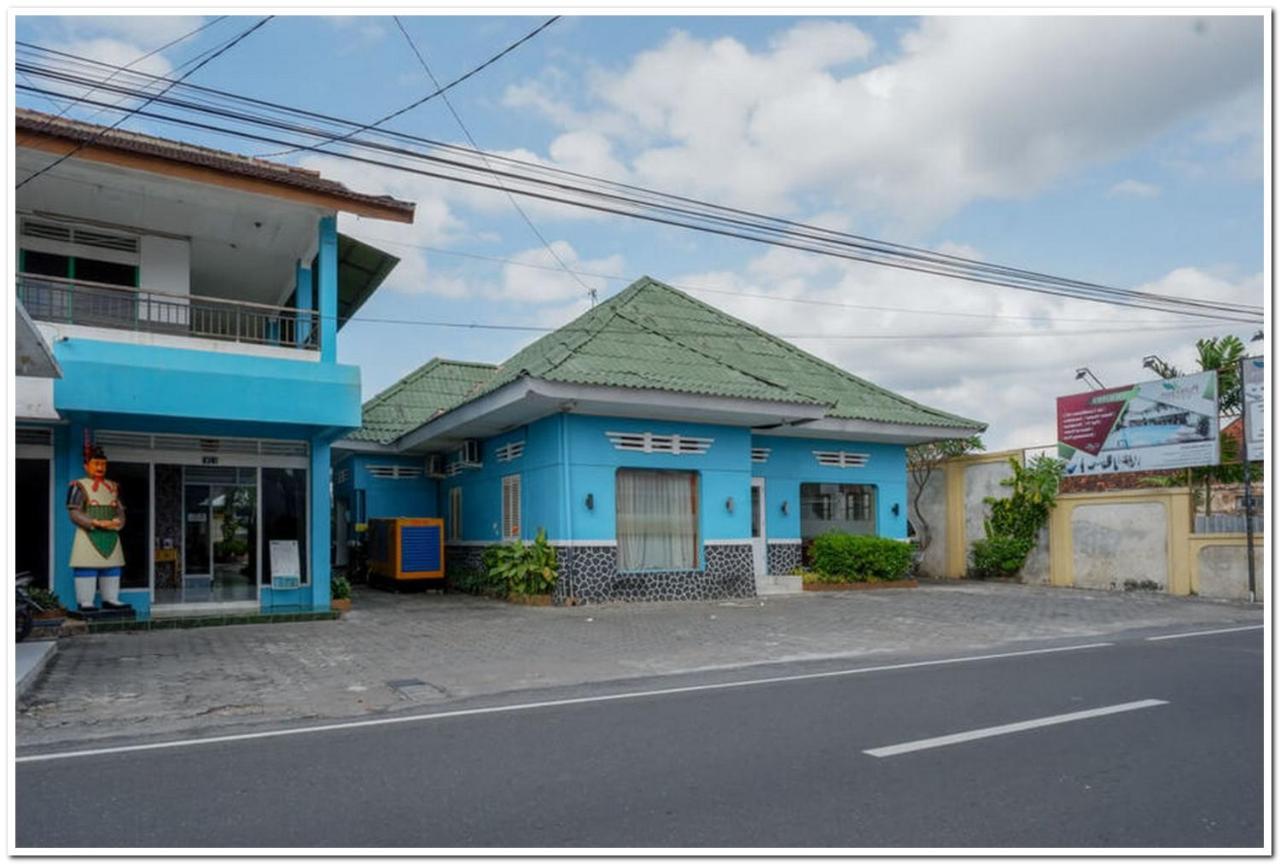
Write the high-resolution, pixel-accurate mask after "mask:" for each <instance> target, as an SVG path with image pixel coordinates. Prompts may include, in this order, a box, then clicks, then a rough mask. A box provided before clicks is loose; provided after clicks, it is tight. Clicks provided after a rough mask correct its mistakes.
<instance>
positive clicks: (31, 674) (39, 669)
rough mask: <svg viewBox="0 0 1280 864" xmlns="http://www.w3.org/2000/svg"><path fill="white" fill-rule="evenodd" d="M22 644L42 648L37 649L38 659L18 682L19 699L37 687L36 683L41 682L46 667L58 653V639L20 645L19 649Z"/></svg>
mask: <svg viewBox="0 0 1280 864" xmlns="http://www.w3.org/2000/svg"><path fill="white" fill-rule="evenodd" d="M22 644H26V645H30V646H33V647H34V646H36V645H39V646H40V647H39V648H37V649H36V651H38V652H39V656H37V657H36V659H35V662H34V663H33V664H32V666H31V668H30V669H28V670H26V672H24V673H23V674H22V677H21V678H19V679H18V681H17V684H16V690H17V698H19V699H21V698H22V697H23V696H25V695H26V694H27V691H29V690H30V689H31V688H33V687H35V686H36V682H38V681H39V680H40V676H41V675H43V674H44V670H45V667H46V666H48V665H49V661H50V660H52V659H53V655H54V654H56V653H58V640H56V639H50V640H48V641H41V642H27V643H20V644H19V647H21V645H22Z"/></svg>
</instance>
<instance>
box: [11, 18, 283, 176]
mask: <svg viewBox="0 0 1280 864" xmlns="http://www.w3.org/2000/svg"><path fill="white" fill-rule="evenodd" d="M274 17H275V16H274V15H267V16H266V17H264V18H262V19H261V20H259V21H258V22H257V23H256V24H254V25H252V26H251V27H249V28H248V29H246V30H244V31H243V32H242V33H240V34H239V35H238V36H236V37H235V38H234V39H232V40H231V41H230V42H228V43H227V44H225V45H223V46H222V47H221V48H219V49H218V50H217V51H215V52H213V53H212V54H210V55H209V56H208V57H206V58H204V59H203V60H201V61H200V62H199V63H197V64H196V65H195V66H192V67H191V68H190V69H188V70H187V71H186V72H184V73H182V75H181V77H179V78H177V79H175V80H174V81H173V82H171V83H170V84H169V85H168V86H167V87H165V88H164V89H163V90H161V91H160V92H159V93H157V94H156V95H154V96H152V97H150V98H148V99H147V101H145V102H143V103H142V104H141V105H140V106H138V107H137V108H134V109H132V110H130V111H127V112H125V114H124V116H123V117H121V118H120V119H119V120H117V121H116V122H115V123H112V124H111V125H110V126H107V127H105V128H104V129H103V130H102V131H101V132H99V133H98V134H97V135H95V136H93V137H92V138H90V139H89V140H88V141H82V142H81V143H80V144H77V145H76V146H75V147H73V148H72V149H71V150H69V151H67V152H66V153H64V154H62V155H61V156H59V157H58V158H57V159H55V160H54V161H53V162H51V163H50V164H48V165H46V166H44V167H43V168H41V169H40V170H39V171H36V172H35V173H34V174H32V175H31V176H30V177H27V178H26V179H25V180H23V181H22V182H20V183H19V184H18V185H17V187H16V189H21V188H22V187H23V186H26V185H27V184H28V183H30V182H31V181H32V180H35V179H36V178H37V177H39V176H40V175H41V174H44V173H45V172H47V171H48V170H49V169H51V168H56V167H57V166H59V165H61V164H62V163H63V162H65V161H67V160H68V159H70V158H71V157H72V156H74V155H75V154H77V153H79V152H80V151H81V150H83V149H84V148H85V147H88V146H89V145H90V144H92V143H94V142H95V141H97V140H98V139H99V138H101V137H102V136H103V135H106V134H107V133H108V132H110V131H111V130H112V129H115V128H116V127H117V126H119V125H120V124H121V123H123V122H124V121H126V120H128V119H129V118H130V117H132V116H133V115H134V114H137V113H139V112H140V111H141V109H143V108H146V107H147V106H148V105H150V104H151V103H152V102H154V101H156V100H157V99H159V98H160V97H161V96H163V95H164V94H165V93H168V92H169V91H170V90H171V89H173V87H174V86H176V85H177V84H179V83H181V82H182V80H183V79H184V78H187V77H188V76H191V75H194V74H195V73H196V72H198V71H200V70H201V69H202V68H204V67H205V66H206V65H207V64H209V63H210V62H212V61H214V60H216V59H218V58H219V57H221V56H222V55H223V54H225V53H226V52H227V51H230V50H231V49H232V48H234V47H235V46H236V45H239V44H240V43H241V42H242V41H243V40H245V39H247V38H248V37H249V36H250V35H251V34H252V33H253V32H254V31H256V30H257V29H258V28H260V27H262V26H263V25H265V24H266V23H267V22H268V21H270V20H271V19H272V18H274ZM122 68H123V67H122ZM16 189H15V191H16Z"/></svg>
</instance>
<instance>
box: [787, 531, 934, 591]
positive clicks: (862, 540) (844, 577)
mask: <svg viewBox="0 0 1280 864" xmlns="http://www.w3.org/2000/svg"><path fill="white" fill-rule="evenodd" d="M810 554H811V555H812V560H813V571H814V573H813V581H815V582H867V581H871V580H877V581H879V580H885V581H891V580H896V579H903V578H906V576H907V574H908V573H909V572H910V571H911V562H912V559H913V557H914V556H915V550H913V549H912V548H911V545H910V544H908V543H903V542H902V541H901V540H894V539H892V538H889V537H870V536H866V535H863V534H842V533H839V532H836V531H832V532H830V533H827V534H823V535H821V536H819V537H815V538H814V540H813V545H812V547H811V549H810ZM806 578H807V577H806Z"/></svg>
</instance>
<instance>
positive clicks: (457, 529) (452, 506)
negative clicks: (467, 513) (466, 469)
mask: <svg viewBox="0 0 1280 864" xmlns="http://www.w3.org/2000/svg"><path fill="white" fill-rule="evenodd" d="M449 539H450V540H461V539H462V487H460V486H455V487H454V488H452V489H450V490H449Z"/></svg>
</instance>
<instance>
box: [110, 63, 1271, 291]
mask: <svg viewBox="0 0 1280 864" xmlns="http://www.w3.org/2000/svg"><path fill="white" fill-rule="evenodd" d="M91 62H93V61H91ZM248 101H255V102H256V101H260V100H248ZM286 107H287V106H286ZM288 110H291V111H294V112H295V113H305V114H312V113H313V112H299V111H298V110H297V109H288ZM240 116H241V117H242V118H243V115H240ZM250 119H252V118H250ZM272 125H275V126H276V127H277V128H292V130H293V131H302V132H304V133H305V132H307V131H308V130H306V129H305V128H302V129H299V127H297V126H296V124H293V125H292V126H291V127H289V126H286V127H281V124H279V123H276V124H272ZM397 135H398V136H399V137H410V138H412V137H415V136H405V135H404V134H403V133H397ZM421 140H424V141H428V142H429V139H421ZM361 143H362V145H363V146H366V147H368V146H370V145H369V144H367V143H365V142H361ZM380 149H383V150H392V151H393V152H398V153H400V154H404V155H409V156H416V157H417V158H423V159H428V160H432V159H434V161H437V162H441V161H443V162H446V163H448V164H452V165H453V166H454V167H458V163H456V162H449V160H441V159H440V158H439V157H429V156H424V155H422V154H417V153H414V152H413V151H406V150H404V149H403V148H387V147H385V146H383V147H381V148H380ZM453 149H454V150H460V151H461V150H465V148H459V147H456V146H454V147H453ZM324 152H330V151H324ZM466 152H470V153H472V154H474V151H466ZM330 155H340V154H333V153H331V152H330ZM526 164H528V163H526ZM461 167H464V168H468V169H470V170H477V169H476V167H475V166H471V165H463V166H461ZM530 167H539V166H533V165H531V164H530ZM451 179H456V178H451ZM521 179H528V178H521ZM601 182H610V181H601ZM577 191H579V192H582V191H584V190H581V189H579V190H577ZM522 194H527V193H522ZM652 194H654V195H659V194H665V193H652ZM612 197H615V198H616V197H617V196H612ZM668 197H678V196H668ZM686 200H687V199H686ZM569 203H573V202H569ZM707 206H716V205H707ZM668 209H670V208H668ZM722 209H724V208H722ZM680 212H683V213H686V214H688V213H690V211H688V210H682V211H680ZM735 212H745V211H735ZM762 218H772V217H762ZM731 221H734V222H738V223H739V224H742V223H741V220H731ZM773 221H786V220H773ZM796 224H800V223H796ZM757 227H758V226H757ZM806 227H808V228H809V229H810V230H813V231H825V230H826V229H820V228H815V227H813V226H806ZM807 236H809V237H810V239H812V237H813V235H812V234H810V235H807ZM850 236H856V235H850ZM875 242H877V243H881V245H882V247H883V246H888V247H898V248H914V247H902V245H901V244H885V243H883V242H882V241H875ZM858 245H859V244H855V246H858ZM864 248H865V247H864ZM870 251H872V252H881V253H883V252H884V251H885V250H884V248H872V249H870ZM909 254H910V255H911V256H912V257H914V258H917V259H919V258H921V257H928V259H929V261H930V263H937V262H939V261H941V262H942V263H944V264H946V263H947V262H946V261H945V260H944V259H951V260H953V261H958V262H968V263H969V264H970V265H972V266H973V267H976V268H978V269H980V270H988V271H994V272H1000V271H1004V270H1010V268H1004V267H1003V266H1002V265H989V264H986V263H985V262H972V261H970V260H969V259H961V258H958V257H957V256H952V255H948V254H946V253H933V252H930V251H928V250H923V256H922V254H921V253H920V252H913V253H909ZM873 263H874V262H873ZM1012 272H1015V273H1018V272H1025V273H1028V274H1032V275H1035V274H1033V271H1017V270H1016V268H1013V270H1012ZM1045 278H1048V279H1052V280H1054V281H1055V282H1062V283H1063V284H1068V285H1070V284H1078V285H1090V284H1092V283H1079V282H1077V281H1076V280H1062V279H1059V278H1058V277H1045ZM1098 290H1102V291H1107V292H1111V293H1119V294H1129V295H1135V296H1139V297H1147V298H1152V299H1157V300H1163V301H1172V302H1175V303H1179V304H1181V305H1187V306H1198V307H1200V308H1206V309H1215V310H1216V309H1231V308H1232V307H1233V306H1236V304H1223V303H1220V302H1213V301H1196V300H1187V299H1185V298H1168V297H1163V296H1161V295H1151V294H1147V293H1145V292H1133V291H1125V290H1123V289H1112V288H1106V287H1105V286H1103V287H1101V288H1099V289H1098ZM1236 308H1237V309H1238V310H1240V311H1244V312H1246V313H1248V314H1253V315H1260V314H1261V310H1260V309H1258V308H1257V307H1244V306H1236Z"/></svg>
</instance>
